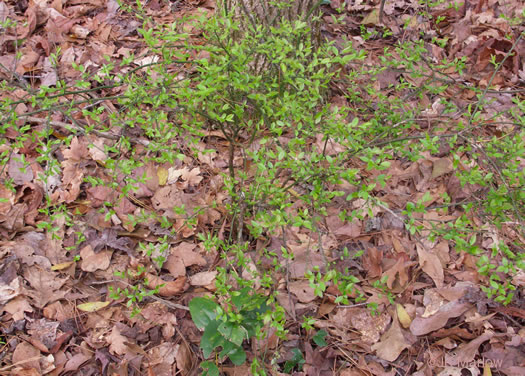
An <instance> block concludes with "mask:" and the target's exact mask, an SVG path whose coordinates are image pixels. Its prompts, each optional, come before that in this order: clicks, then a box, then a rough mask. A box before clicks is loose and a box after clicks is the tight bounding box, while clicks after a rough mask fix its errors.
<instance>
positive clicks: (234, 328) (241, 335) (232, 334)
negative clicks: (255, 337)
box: [219, 322, 248, 346]
mask: <svg viewBox="0 0 525 376" xmlns="http://www.w3.org/2000/svg"><path fill="white" fill-rule="evenodd" d="M219 332H220V333H221V334H222V335H223V336H224V337H225V338H226V339H227V340H229V341H231V342H233V343H235V344H236V345H237V346H240V345H241V344H242V341H243V340H244V339H245V338H247V337H248V332H247V330H246V329H245V328H244V327H243V326H241V325H238V324H234V323H231V322H225V323H222V324H221V325H219Z"/></svg>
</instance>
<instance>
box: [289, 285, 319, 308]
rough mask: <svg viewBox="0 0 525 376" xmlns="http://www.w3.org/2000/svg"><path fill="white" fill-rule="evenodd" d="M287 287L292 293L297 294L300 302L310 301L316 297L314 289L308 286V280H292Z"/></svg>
mask: <svg viewBox="0 0 525 376" xmlns="http://www.w3.org/2000/svg"><path fill="white" fill-rule="evenodd" d="M288 288H289V289H290V292H291V293H292V294H294V295H295V296H297V299H299V301H300V302H301V303H310V302H311V301H313V300H315V298H316V296H315V291H314V289H313V288H312V287H310V282H309V281H306V280H302V281H292V282H290V283H289V284H288Z"/></svg>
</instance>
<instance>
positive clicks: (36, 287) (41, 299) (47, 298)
mask: <svg viewBox="0 0 525 376" xmlns="http://www.w3.org/2000/svg"><path fill="white" fill-rule="evenodd" d="M24 278H25V279H26V280H27V281H28V282H29V284H30V285H31V287H32V288H33V289H32V290H29V291H28V295H29V296H31V298H33V301H34V303H35V305H36V306H37V307H38V308H44V306H45V305H46V304H48V303H52V302H54V301H57V300H60V299H62V298H63V297H64V296H65V295H66V292H67V291H64V290H61V289H60V288H61V287H62V286H64V284H65V283H66V281H67V278H64V279H61V278H58V275H57V274H56V273H53V272H51V271H47V270H43V269H41V268H39V267H36V266H32V267H29V268H27V269H26V270H25V272H24Z"/></svg>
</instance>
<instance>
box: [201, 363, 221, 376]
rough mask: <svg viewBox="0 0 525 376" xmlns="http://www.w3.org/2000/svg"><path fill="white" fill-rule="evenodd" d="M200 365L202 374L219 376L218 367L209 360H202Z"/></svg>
mask: <svg viewBox="0 0 525 376" xmlns="http://www.w3.org/2000/svg"><path fill="white" fill-rule="evenodd" d="M201 367H202V369H203V370H204V372H203V373H202V376H219V367H217V365H216V364H215V363H213V362H210V361H209V360H207V361H205V362H202V363H201Z"/></svg>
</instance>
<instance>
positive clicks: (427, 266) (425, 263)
mask: <svg viewBox="0 0 525 376" xmlns="http://www.w3.org/2000/svg"><path fill="white" fill-rule="evenodd" d="M416 249H417V254H418V256H419V265H421V268H422V269H423V271H424V272H425V273H427V274H428V275H429V277H430V278H432V280H433V281H434V283H435V284H436V287H438V288H439V287H443V281H444V280H445V275H444V272H443V266H442V265H441V260H440V259H439V257H438V256H437V255H435V254H434V253H430V252H428V251H426V250H425V249H424V248H423V247H422V246H421V245H420V244H416Z"/></svg>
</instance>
